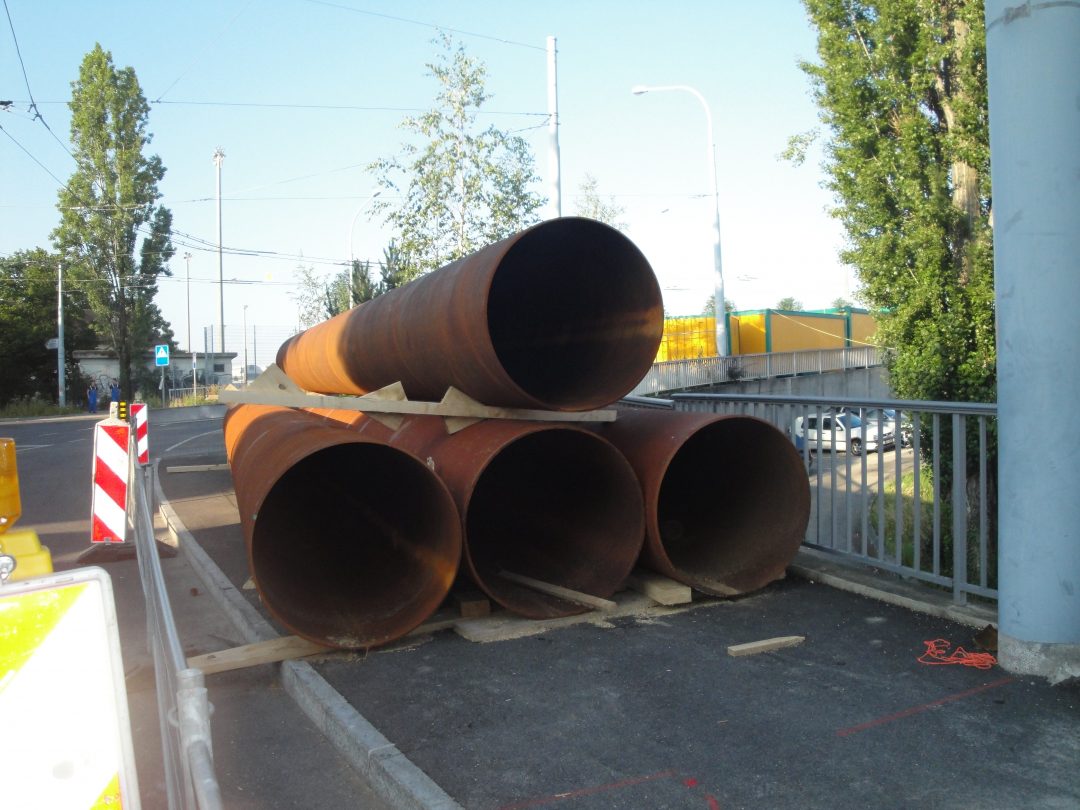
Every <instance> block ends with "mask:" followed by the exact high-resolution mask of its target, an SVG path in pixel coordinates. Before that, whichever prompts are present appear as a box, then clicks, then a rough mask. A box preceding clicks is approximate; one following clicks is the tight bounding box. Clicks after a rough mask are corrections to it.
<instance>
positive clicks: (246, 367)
mask: <svg viewBox="0 0 1080 810" xmlns="http://www.w3.org/2000/svg"><path fill="white" fill-rule="evenodd" d="M247 308H248V305H247V304H244V377H243V379H244V387H245V388H246V387H247V384H248V361H247Z"/></svg>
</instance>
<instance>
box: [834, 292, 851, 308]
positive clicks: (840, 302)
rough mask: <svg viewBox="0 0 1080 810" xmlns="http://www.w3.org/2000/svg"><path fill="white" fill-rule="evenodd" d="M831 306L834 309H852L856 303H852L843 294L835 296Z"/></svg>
mask: <svg viewBox="0 0 1080 810" xmlns="http://www.w3.org/2000/svg"><path fill="white" fill-rule="evenodd" d="M830 306H831V307H832V308H833V309H850V308H851V307H853V306H854V304H852V303H851V302H850V301H848V300H847V299H846V298H844V296H842V295H841V296H840V297H838V298H835V299H834V300H833V302H832V304H831V305H830Z"/></svg>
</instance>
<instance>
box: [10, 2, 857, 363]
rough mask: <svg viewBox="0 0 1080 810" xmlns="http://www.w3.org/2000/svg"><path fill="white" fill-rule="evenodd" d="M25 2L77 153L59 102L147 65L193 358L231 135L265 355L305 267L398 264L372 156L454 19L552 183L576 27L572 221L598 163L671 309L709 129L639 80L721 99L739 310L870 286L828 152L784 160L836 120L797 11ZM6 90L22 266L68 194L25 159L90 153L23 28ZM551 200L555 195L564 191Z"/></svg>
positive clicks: (569, 109) (230, 272)
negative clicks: (804, 66)
mask: <svg viewBox="0 0 1080 810" xmlns="http://www.w3.org/2000/svg"><path fill="white" fill-rule="evenodd" d="M7 6H8V9H9V12H10V15H11V21H12V24H13V26H14V29H15V34H16V35H17V37H18V44H19V48H20V50H21V53H22V59H23V62H24V64H25V68H26V77H27V79H28V81H29V85H30V91H31V92H32V93H33V97H34V99H35V100H36V101H37V103H38V108H39V109H40V111H41V113H42V115H43V116H44V118H45V121H46V122H47V123H48V124H49V126H50V127H51V128H52V130H53V132H55V133H56V134H57V135H58V136H59V137H60V139H61V140H63V141H64V142H65V143H66V142H67V140H68V127H69V118H68V114H67V108H66V106H65V104H64V103H62V102H65V101H66V100H67V99H68V98H69V97H70V83H71V82H72V81H73V80H74V79H75V78H76V77H77V75H78V68H79V64H80V62H81V60H82V58H83V56H84V54H85V53H86V52H87V51H89V50H90V49H91V48H92V47H93V46H94V43H95V42H100V43H101V45H102V46H103V47H104V48H105V49H106V50H109V51H111V52H112V55H113V60H114V62H115V63H116V64H117V65H118V66H131V67H133V68H134V69H135V71H136V73H137V75H138V77H139V81H140V83H141V85H142V88H143V92H144V95H145V96H146V98H147V99H148V100H150V101H151V102H152V106H151V113H150V130H151V131H152V132H153V133H154V140H153V142H152V144H151V146H150V149H151V151H153V152H154V153H156V154H158V155H160V156H161V158H162V160H163V162H164V164H165V166H166V168H167V170H168V173H167V175H166V177H165V179H164V181H163V182H162V184H161V191H162V192H163V194H164V198H163V201H162V202H163V203H164V204H165V205H167V206H168V207H169V208H170V209H171V210H172V212H173V216H174V228H175V230H176V231H177V232H178V234H180V233H182V234H185V235H187V236H179V235H178V236H177V240H176V241H177V255H176V257H175V258H174V259H173V260H172V262H171V267H172V269H173V271H174V274H175V275H174V278H173V279H171V280H169V279H167V280H163V281H162V282H161V285H160V287H161V291H160V293H159V295H158V304H159V306H160V307H161V308H162V311H163V312H164V314H165V317H166V318H167V319H168V320H169V321H170V322H171V323H172V325H173V329H174V332H175V334H176V336H177V339H178V340H179V342H180V344H181V346H182V347H185V346H186V344H187V312H188V310H187V299H186V290H187V289H188V286H187V283H186V280H185V276H186V265H185V262H184V260H183V258H182V255H183V253H184V252H185V251H188V252H190V253H191V254H192V259H191V262H190V266H191V278H192V281H191V285H190V290H191V323H192V331H193V333H195V336H194V338H193V340H194V342H195V343H196V347H197V348H201V345H202V327H203V326H205V325H209V324H211V323H216V322H217V320H218V316H217V312H218V303H217V294H218V287H217V277H218V274H217V271H218V267H217V254H216V249H215V248H214V247H213V246H214V245H216V240H217V221H216V206H215V201H214V197H215V168H214V165H213V162H212V159H211V158H212V155H213V152H214V150H215V148H217V147H221V148H222V149H223V150H224V152H225V155H226V157H225V161H224V164H223V169H222V197H223V215H222V219H223V234H224V235H223V242H224V244H225V246H226V248H241V249H246V250H249V251H260V254H259V255H257V256H237V255H228V254H227V255H226V256H225V258H224V276H225V278H226V280H227V283H226V284H225V287H224V295H225V322H226V327H227V334H228V330H229V329H230V328H235V327H238V326H239V325H240V323H241V322H242V320H243V318H244V316H245V313H244V310H243V307H244V305H247V306H248V309H247V312H246V318H247V323H248V325H249V328H250V327H252V326H256V327H257V329H258V331H257V332H256V334H257V335H258V337H257V340H258V348H257V351H258V357H257V359H258V362H259V363H260V364H261V365H265V363H266V362H267V361H268V360H269V359H270V355H271V353H272V351H273V350H275V349H276V347H277V344H278V343H280V341H281V339H283V338H284V337H285V336H286V335H287V334H288V330H289V327H290V326H292V325H295V323H296V305H295V303H294V301H293V300H292V299H291V298H290V293H292V292H295V290H296V286H295V280H296V277H297V266H298V265H299V264H301V263H303V264H306V265H313V266H314V267H315V268H316V270H317V271H318V272H319V273H323V274H327V275H329V274H330V273H332V272H334V271H335V270H337V269H340V264H341V263H344V262H345V261H346V260H347V258H348V253H349V250H350V245H351V247H352V249H353V250H354V251H355V254H356V255H357V256H358V257H360V258H371V259H378V258H379V257H380V256H381V254H382V248H383V247H384V246H385V245H386V244H387V243H388V241H389V240H390V238H391V237H392V236H393V234H392V232H390V231H389V230H388V229H387V228H386V226H384V225H383V224H382V223H381V222H380V221H378V220H377V219H372V218H370V217H369V215H368V213H367V211H368V198H369V197H370V195H371V194H372V193H373V192H374V191H375V190H376V189H377V186H376V184H375V181H374V178H373V177H372V175H371V174H370V173H369V172H368V171H367V170H366V169H365V166H366V165H367V164H369V163H370V162H371V161H373V160H375V159H377V158H380V157H389V156H391V155H394V154H396V153H397V152H398V150H399V148H400V146H401V144H402V143H403V142H404V141H405V139H406V138H407V134H406V133H405V132H404V131H403V130H401V129H400V128H399V124H400V122H401V120H402V118H403V117H404V116H405V115H407V114H409V113H410V112H419V111H422V110H424V109H427V108H428V107H430V105H431V103H432V99H433V97H434V94H435V84H434V80H433V79H431V78H430V77H429V76H427V75H426V74H427V68H426V67H425V64H426V63H427V62H430V61H432V60H433V59H434V57H435V54H436V47H435V45H433V44H432V40H433V38H434V37H436V36H437V29H436V27H437V26H441V27H443V28H444V29H446V30H448V31H449V32H450V33H452V34H453V35H454V37H455V38H456V39H457V40H458V41H460V42H461V43H462V44H464V46H465V48H466V49H467V51H468V52H469V53H470V54H471V55H473V56H476V57H478V58H479V59H481V60H482V61H483V62H484V63H485V64H486V66H487V69H488V85H487V86H488V89H489V91H490V92H492V93H493V95H494V98H493V99H492V100H491V101H490V102H489V103H488V105H487V109H488V110H490V111H491V114H490V115H488V116H485V117H484V119H483V121H484V123H487V122H489V121H490V122H492V123H495V124H496V125H497V126H499V127H500V128H502V129H504V130H511V131H517V132H519V133H520V134H521V135H523V136H524V137H526V138H527V139H528V141H529V143H530V144H531V145H532V147H533V149H534V154H535V156H536V161H537V169H538V172H539V174H540V175H541V176H542V177H544V178H545V183H546V177H547V175H548V131H547V126H546V118H545V114H546V111H547V77H546V54H545V51H544V48H545V43H546V39H547V37H548V36H555V37H556V38H557V41H558V53H559V56H558V68H559V75H558V79H559V117H560V148H561V157H562V181H563V184H562V188H563V213H564V214H573V213H575V205H576V197H577V195H578V194H579V193H580V186H581V182H582V180H583V178H584V176H585V174H586V173H589V174H592V175H593V176H594V177H595V178H596V179H597V181H598V184H599V190H600V192H601V194H602V196H605V197H608V196H610V197H614V198H615V202H616V203H617V204H618V205H619V206H621V207H622V208H623V209H625V211H624V214H623V216H622V220H623V221H624V222H625V223H626V224H627V225H628V228H627V230H626V233H627V235H628V236H629V237H630V238H631V239H632V240H633V241H634V242H635V243H636V244H637V245H638V246H639V247H640V248H641V249H642V250H643V251H644V252H645V255H646V256H647V257H648V258H649V260H650V262H651V263H652V265H653V267H654V269H655V270H656V272H657V276H658V278H659V279H660V283H661V286H662V287H663V288H664V296H665V306H666V308H667V309H668V311H669V312H670V313H672V314H695V313H698V312H700V310H701V308H702V305H703V304H704V301H705V299H706V298H707V297H708V295H709V294H710V293H711V285H712V250H711V241H710V240H711V236H710V228H711V221H712V214H711V211H712V208H711V205H712V202H711V199H710V198H709V194H708V192H709V185H708V174H707V164H706V137H705V134H706V129H705V118H704V114H703V112H702V109H701V106H700V104H699V102H697V101H696V100H695V99H694V98H693V97H692V96H691V95H688V94H686V93H677V92H668V93H650V94H647V95H644V96H633V95H631V93H630V88H631V87H632V86H633V85H637V84H649V85H664V84H685V85H690V86H692V87H694V88H696V89H697V90H698V91H700V92H701V93H702V94H703V95H704V97H705V98H706V99H707V101H708V103H709V106H710V108H711V110H712V114H713V119H714V126H715V136H716V143H717V174H718V183H719V198H720V217H721V233H722V245H723V260H724V274H725V281H726V285H727V294H728V297H729V298H731V299H733V300H734V301H735V303H736V304H737V305H738V306H739V308H741V309H755V308H764V307H769V306H773V305H774V304H775V303H776V302H777V301H778V300H779V299H780V298H782V297H785V296H789V295H790V296H793V297H795V298H796V299H798V300H799V301H801V302H802V303H803V304H804V305H805V306H806V307H808V308H817V307H826V306H829V305H830V304H831V302H832V301H833V300H834V299H835V298H837V297H839V296H844V297H846V298H848V299H852V298H853V297H854V294H855V291H856V289H855V282H854V280H853V278H852V276H851V274H850V271H849V270H848V269H847V268H845V267H843V266H842V265H841V264H840V263H839V261H838V259H837V251H838V250H839V249H840V247H841V246H842V244H843V238H842V234H841V231H840V228H839V226H838V224H837V223H836V222H835V221H834V220H833V219H831V218H830V217H829V216H828V214H827V209H828V207H829V205H830V203H831V196H830V194H829V192H827V191H826V190H824V189H823V188H822V187H821V182H822V175H821V172H820V168H819V164H820V154H819V153H816V152H812V153H811V155H810V158H809V159H808V160H807V162H806V163H805V164H803V165H802V166H801V167H793V166H791V165H790V164H787V163H784V162H782V161H780V160H778V158H777V155H778V154H779V153H780V151H781V150H782V149H783V148H784V146H785V144H786V141H787V138H788V137H789V136H790V135H793V134H796V133H799V132H804V131H806V130H809V129H811V128H812V127H815V126H817V125H818V121H817V111H816V109H815V108H814V106H813V104H812V102H811V100H810V98H809V95H808V86H807V81H806V79H805V77H804V76H803V74H802V73H801V72H800V71H799V70H798V68H797V62H798V60H799V59H812V58H813V56H814V35H813V32H812V30H811V29H810V26H809V25H808V23H807V22H806V17H805V13H804V11H803V9H802V6H801V5H800V3H799V2H797V0H761V2H758V3H735V2H730V1H729V0H714V2H705V1H704V0H702V2H696V1H695V2H690V0H683V1H682V2H668V3H664V4H660V3H650V2H636V1H634V0H629V1H627V0H623V1H622V2H613V1H612V2H609V1H607V0H599V1H597V2H587V1H585V0H577V1H576V2H564V0H549V1H548V2H545V3H530V4H524V3H517V2H508V1H507V0H503V2H482V1H479V0H477V1H472V0H470V2H464V1H463V2H442V3H439V2H433V1H427V0H403V1H402V2H389V1H388V0H221V2H204V1H203V0H192V1H191V2H185V3H165V2H157V1H156V0H155V1H154V2H127V1H126V0H112V1H111V2H75V0H64V1H62V2H59V1H57V2H50V0H7ZM4 22H5V23H6V20H5V21H4ZM0 99H5V100H6V99H10V100H13V101H14V102H15V103H14V104H13V105H12V107H11V109H10V110H9V111H7V112H0V126H2V127H3V129H4V132H5V133H6V134H7V136H6V137H5V136H2V135H0V165H2V166H3V171H2V172H0V223H2V224H0V255H9V254H10V253H12V252H13V251H15V250H19V249H29V248H33V247H36V246H39V245H40V246H47V245H48V243H49V233H50V231H51V230H52V229H53V228H54V227H55V225H56V223H57V216H58V215H57V212H56V209H55V202H56V192H57V186H58V184H57V182H56V180H54V179H53V178H52V177H51V176H50V175H49V174H48V173H47V172H46V171H45V170H44V169H43V168H42V167H41V166H39V165H38V164H37V163H36V162H35V161H34V160H32V159H31V158H30V157H29V156H28V155H27V154H26V152H29V153H30V154H31V155H33V157H34V158H36V160H37V161H40V163H41V164H44V166H45V167H47V168H48V170H49V171H51V172H52V174H54V175H56V177H58V178H60V179H63V180H66V179H67V177H68V176H69V175H70V173H71V171H72V168H73V163H72V161H71V158H70V157H69V156H68V155H67V154H66V153H65V152H64V150H63V149H61V147H60V146H59V145H58V144H57V142H56V140H54V139H53V137H52V136H51V135H50V134H49V132H48V131H47V130H46V128H45V127H44V126H43V125H42V124H41V122H40V121H34V120H32V116H31V115H30V114H28V112H27V109H28V102H29V96H28V93H27V88H26V81H25V80H24V77H23V72H22V69H21V67H20V64H19V60H18V57H17V55H16V52H15V46H14V41H13V39H12V36H11V31H10V30H8V29H7V27H6V25H5V26H4V30H2V31H0ZM12 139H14V141H17V142H18V145H16V143H15V142H14V141H13V140H12ZM23 150H26V151H23ZM538 190H539V191H540V192H541V193H546V188H545V185H544V184H542V185H541V186H540V187H539V188H538ZM350 226H354V227H352V228H351V229H350ZM181 243H186V244H181ZM334 263H339V264H338V265H335V264H334ZM231 279H235V280H236V281H237V282H243V283H233V282H229V281H228V280H231ZM237 340H239V335H238V334H237ZM230 343H231V341H230ZM228 348H231V349H236V348H239V347H238V346H236V345H231V346H229V347H228Z"/></svg>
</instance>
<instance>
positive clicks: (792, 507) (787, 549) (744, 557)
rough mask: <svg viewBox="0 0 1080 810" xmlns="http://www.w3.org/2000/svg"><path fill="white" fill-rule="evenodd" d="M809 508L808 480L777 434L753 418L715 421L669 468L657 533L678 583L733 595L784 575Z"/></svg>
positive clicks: (682, 448)
mask: <svg viewBox="0 0 1080 810" xmlns="http://www.w3.org/2000/svg"><path fill="white" fill-rule="evenodd" d="M809 509H810V502H809V486H808V483H807V480H806V473H805V471H804V469H803V467H802V464H800V463H799V461H798V458H797V455H796V454H795V452H794V450H793V449H792V447H791V443H790V442H789V441H788V440H787V438H786V437H785V436H784V435H783V434H782V433H780V431H778V430H776V429H775V428H773V427H772V426H771V425H769V424H767V423H765V422H762V421H759V420H757V419H752V418H743V417H733V418H727V419H718V420H717V421H714V422H712V423H711V424H707V425H705V426H704V427H702V428H701V429H699V430H697V431H696V432H694V433H693V434H692V435H691V436H689V437H688V438H687V439H686V441H684V442H683V444H682V445H681V446H680V447H679V448H678V450H677V451H676V452H675V454H674V455H673V456H672V457H671V459H670V461H669V462H668V465H667V469H666V471H665V473H664V476H663V481H662V483H661V485H660V491H659V495H658V497H657V501H656V514H655V521H656V522H655V531H656V532H657V533H658V535H659V539H660V544H659V550H661V551H662V554H663V555H664V556H666V557H667V559H668V560H669V561H670V565H671V566H672V567H673V568H674V569H675V570H676V571H677V572H678V573H679V574H680V575H681V577H680V578H682V579H683V580H684V581H686V582H688V583H690V584H691V585H694V586H696V587H698V588H699V589H701V590H704V591H706V592H710V593H716V594H720V595H731V594H730V591H735V592H737V593H745V592H748V591H752V590H756V589H758V588H761V587H764V586H765V585H766V584H768V583H769V582H771V581H773V580H775V579H779V578H780V577H782V576H783V574H784V570H785V568H786V567H787V565H788V563H789V562H790V561H791V559H792V558H793V557H794V555H795V552H796V551H797V550H798V547H799V544H800V543H801V542H802V539H803V535H804V534H805V532H806V524H807V520H808V519H809ZM652 550H653V551H654V552H655V551H657V550H658V549H657V548H655V547H654V548H653V549H652Z"/></svg>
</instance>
